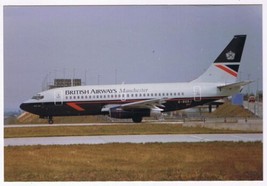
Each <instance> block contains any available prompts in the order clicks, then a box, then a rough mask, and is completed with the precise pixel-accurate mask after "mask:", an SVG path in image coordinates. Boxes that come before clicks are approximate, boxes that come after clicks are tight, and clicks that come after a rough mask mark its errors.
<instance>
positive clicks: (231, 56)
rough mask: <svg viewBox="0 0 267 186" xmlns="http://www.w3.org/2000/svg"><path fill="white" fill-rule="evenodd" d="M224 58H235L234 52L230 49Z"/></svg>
mask: <svg viewBox="0 0 267 186" xmlns="http://www.w3.org/2000/svg"><path fill="white" fill-rule="evenodd" d="M226 58H227V60H230V61H233V60H234V59H235V53H234V52H232V51H231V50H230V51H229V52H227V53H226Z"/></svg>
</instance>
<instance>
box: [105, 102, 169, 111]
mask: <svg viewBox="0 0 267 186" xmlns="http://www.w3.org/2000/svg"><path fill="white" fill-rule="evenodd" d="M165 102H166V101H165V99H149V100H142V101H136V102H131V103H125V104H122V105H118V104H116V105H112V104H111V105H105V106H104V107H103V108H102V110H101V111H102V112H108V111H109V110H110V109H113V108H121V109H122V110H125V111H127V110H134V109H136V110H138V109H151V110H159V111H162V110H163V109H160V108H159V107H164V105H162V104H163V103H165Z"/></svg>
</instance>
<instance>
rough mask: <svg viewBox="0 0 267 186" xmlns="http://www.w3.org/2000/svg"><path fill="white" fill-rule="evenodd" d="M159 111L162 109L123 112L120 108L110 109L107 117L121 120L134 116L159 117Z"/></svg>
mask: <svg viewBox="0 0 267 186" xmlns="http://www.w3.org/2000/svg"><path fill="white" fill-rule="evenodd" d="M161 111H162V109H159V108H155V109H154V108H153V109H151V110H150V109H140V110H129V111H126V110H123V109H121V108H120V107H117V108H112V109H110V110H109V116H110V117H112V118H122V119H127V118H133V117H135V116H139V117H149V116H151V117H156V118H158V117H160V116H161Z"/></svg>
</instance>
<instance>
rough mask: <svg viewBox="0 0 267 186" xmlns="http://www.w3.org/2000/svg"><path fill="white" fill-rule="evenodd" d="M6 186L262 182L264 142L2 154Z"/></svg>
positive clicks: (116, 146) (68, 148)
mask: <svg viewBox="0 0 267 186" xmlns="http://www.w3.org/2000/svg"><path fill="white" fill-rule="evenodd" d="M4 179H5V181H164V180H169V181H171V180H263V147H262V143H260V142H253V143H243V142H238V143H236V142H208V143H166V144H161V143H153V144H104V145H70V146H23V147H5V148H4Z"/></svg>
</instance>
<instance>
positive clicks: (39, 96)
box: [32, 94, 44, 100]
mask: <svg viewBox="0 0 267 186" xmlns="http://www.w3.org/2000/svg"><path fill="white" fill-rule="evenodd" d="M43 98H44V96H43V95H41V94H37V95H34V96H33V97H32V99H37V100H40V99H43Z"/></svg>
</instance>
